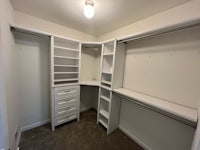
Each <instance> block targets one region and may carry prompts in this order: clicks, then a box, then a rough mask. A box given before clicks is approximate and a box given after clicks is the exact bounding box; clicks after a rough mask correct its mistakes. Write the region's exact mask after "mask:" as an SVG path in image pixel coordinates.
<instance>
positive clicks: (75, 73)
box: [54, 72, 78, 74]
mask: <svg viewBox="0 0 200 150" xmlns="http://www.w3.org/2000/svg"><path fill="white" fill-rule="evenodd" d="M54 74H78V72H54Z"/></svg>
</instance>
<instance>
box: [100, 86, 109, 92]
mask: <svg viewBox="0 0 200 150" xmlns="http://www.w3.org/2000/svg"><path fill="white" fill-rule="evenodd" d="M101 87H102V88H103V89H106V90H109V91H111V88H109V87H106V86H104V85H101Z"/></svg>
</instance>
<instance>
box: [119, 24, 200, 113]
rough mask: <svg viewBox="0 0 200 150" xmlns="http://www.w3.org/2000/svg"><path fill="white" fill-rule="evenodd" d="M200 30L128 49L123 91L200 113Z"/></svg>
mask: <svg viewBox="0 0 200 150" xmlns="http://www.w3.org/2000/svg"><path fill="white" fill-rule="evenodd" d="M199 47H200V27H196V28H194V29H191V30H185V31H180V32H175V33H171V34H166V35H163V36H158V37H154V38H149V39H143V40H137V41H133V42H130V43H129V44H128V45H127V52H126V60H125V71H124V83H123V86H124V88H127V89H131V90H135V91H138V92H141V93H145V94H147V95H152V96H154V97H158V98H160V99H163V100H167V101H171V102H173V103H178V104H180V105H185V106H188V107H192V108H195V109H198V108H199V106H200V101H199V99H200V93H199V89H200V80H199V77H200V67H199V66H200V52H199Z"/></svg>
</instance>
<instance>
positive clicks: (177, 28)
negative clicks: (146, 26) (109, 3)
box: [117, 20, 200, 43]
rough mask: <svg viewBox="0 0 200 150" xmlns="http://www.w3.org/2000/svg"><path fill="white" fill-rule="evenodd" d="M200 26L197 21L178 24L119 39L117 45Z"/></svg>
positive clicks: (199, 21)
mask: <svg viewBox="0 0 200 150" xmlns="http://www.w3.org/2000/svg"><path fill="white" fill-rule="evenodd" d="M198 26H200V20H195V21H191V22H187V23H181V24H176V25H172V26H169V27H165V28H160V29H156V30H152V31H147V32H143V33H138V34H135V35H132V36H128V37H123V38H118V39H117V43H125V42H129V41H133V40H139V39H143V38H148V37H154V36H159V35H164V34H167V33H172V32H176V31H181V30H186V29H190V28H194V27H198Z"/></svg>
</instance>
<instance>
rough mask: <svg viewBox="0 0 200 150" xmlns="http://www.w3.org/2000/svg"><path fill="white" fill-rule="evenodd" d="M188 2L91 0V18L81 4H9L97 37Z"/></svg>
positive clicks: (27, 0) (67, 0)
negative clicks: (92, 9)
mask: <svg viewBox="0 0 200 150" xmlns="http://www.w3.org/2000/svg"><path fill="white" fill-rule="evenodd" d="M188 1H190V0H94V3H95V6H94V9H95V16H94V17H93V18H92V19H87V18H85V17H84V15H83V5H84V0H11V2H12V5H13V7H14V8H15V9H16V10H18V11H21V12H24V13H26V14H29V15H32V16H35V17H39V18H42V19H44V20H47V21H51V22H54V23H57V24H60V25H64V26H68V27H71V28H73V29H76V30H79V31H82V32H85V33H88V34H91V35H94V36H98V35H102V34H104V33H107V32H110V31H113V30H116V29H118V28H121V27H123V26H126V25H128V24H130V23H134V22H137V21H139V20H142V19H144V18H147V17H150V16H152V15H155V14H157V13H160V12H162V11H165V10H167V9H170V8H173V7H176V6H178V5H181V4H183V3H186V2H188Z"/></svg>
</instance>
